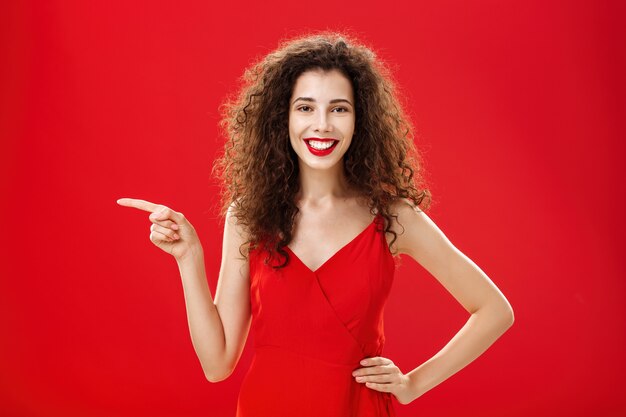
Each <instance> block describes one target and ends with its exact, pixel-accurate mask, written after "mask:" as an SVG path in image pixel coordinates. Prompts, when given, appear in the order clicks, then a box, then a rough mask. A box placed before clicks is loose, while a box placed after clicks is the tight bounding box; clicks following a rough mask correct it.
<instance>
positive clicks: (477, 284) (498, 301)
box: [396, 200, 514, 402]
mask: <svg viewBox="0 0 626 417" xmlns="http://www.w3.org/2000/svg"><path fill="white" fill-rule="evenodd" d="M396 208H397V214H398V221H399V222H400V224H401V225H402V226H404V228H405V230H404V233H403V234H402V235H398V239H397V243H398V249H399V250H400V252H401V253H406V254H408V255H409V256H411V257H412V258H413V259H415V261H417V262H418V263H419V264H420V265H422V266H423V267H424V268H425V269H426V270H427V271H428V272H430V273H431V274H432V275H433V276H434V277H435V278H436V279H437V280H438V281H439V282H440V283H441V285H443V286H444V287H445V288H446V290H448V291H449V292H450V294H452V296H453V297H454V298H455V299H456V300H457V301H458V302H459V303H460V304H461V305H462V306H463V307H464V308H465V309H466V310H467V311H468V312H469V313H470V318H469V319H468V321H467V323H466V324H465V325H464V326H463V327H462V328H461V329H460V330H459V332H458V333H457V334H456V335H455V336H454V337H453V338H452V339H451V340H450V342H448V343H447V344H446V345H445V346H444V347H443V348H442V349H441V350H440V351H439V352H438V353H437V354H435V355H434V356H433V357H432V358H430V359H429V360H428V361H426V362H424V363H423V364H421V365H420V366H418V367H417V368H415V369H413V370H412V371H410V372H409V373H408V374H406V377H408V378H407V379H406V381H407V383H408V386H409V391H410V393H411V395H410V397H411V398H410V401H413V400H414V399H416V398H418V397H419V396H421V395H423V394H424V393H425V392H427V391H428V390H430V389H432V388H433V387H435V386H437V385H438V384H440V383H441V382H443V381H445V380H446V379H447V378H449V377H450V376H452V375H453V374H455V373H456V372H458V371H459V370H460V369H462V368H464V367H465V366H466V365H468V364H469V363H470V362H472V361H473V360H474V359H476V358H477V357H478V356H480V355H481V354H482V353H483V352H484V351H485V350H487V348H488V347H489V346H491V345H492V344H493V343H494V342H495V341H496V340H497V339H498V338H499V337H500V336H501V335H502V334H503V333H504V332H505V331H506V330H507V329H508V328H509V327H511V325H512V324H513V321H514V316H513V308H512V307H511V305H510V304H509V302H508V300H507V299H506V298H505V297H504V295H503V294H502V292H500V290H499V289H498V287H496V285H495V284H494V283H493V282H492V281H491V279H489V277H488V276H487V275H486V274H485V273H484V272H483V271H482V270H481V269H480V268H479V267H478V266H477V265H476V264H475V263H474V262H472V260H471V259H469V258H468V257H467V256H465V255H464V254H463V253H462V252H461V251H459V250H458V249H457V248H456V247H455V246H454V245H453V244H452V243H451V242H450V241H449V240H448V238H447V237H446V236H445V235H444V234H443V232H442V231H441V230H440V229H439V228H438V227H437V225H436V224H435V223H434V222H433V221H432V220H431V219H430V218H429V217H428V216H427V215H426V214H425V213H424V212H423V211H421V210H419V209H418V208H415V207H414V206H413V205H412V204H410V202H408V200H402V203H401V204H398V205H396ZM410 401H409V402H410Z"/></svg>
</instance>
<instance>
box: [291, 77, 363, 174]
mask: <svg viewBox="0 0 626 417" xmlns="http://www.w3.org/2000/svg"><path fill="white" fill-rule="evenodd" d="M354 124H355V112H354V94H353V91H352V85H351V83H350V80H349V79H348V78H346V76H344V75H343V74H342V73H341V72H339V71H338V70H330V71H323V70H320V69H315V70H309V71H306V72H303V73H302V74H301V75H300V76H299V77H298V79H297V80H296V83H295V85H294V89H293V93H292V95H291V98H290V100H289V140H290V142H291V146H292V147H293V149H294V151H295V152H296V154H297V155H298V159H299V162H300V164H301V165H302V164H303V163H304V164H306V165H307V166H309V167H311V168H314V169H326V168H330V167H332V166H334V165H335V164H337V163H338V162H341V161H342V158H343V155H344V154H345V153H346V151H347V150H348V147H349V146H350V143H351V142H352V135H353V133H354ZM316 139H319V140H316Z"/></svg>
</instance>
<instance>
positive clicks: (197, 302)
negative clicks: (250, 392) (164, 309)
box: [177, 206, 251, 382]
mask: <svg viewBox="0 0 626 417" xmlns="http://www.w3.org/2000/svg"><path fill="white" fill-rule="evenodd" d="M244 241H245V237H244V235H243V231H242V230H241V229H240V228H239V227H238V225H237V222H236V218H235V217H234V216H233V212H232V206H231V208H230V209H229V210H228V212H227V214H226V221H225V225H224V239H223V243H222V262H221V266H220V274H219V277H218V282H217V289H216V291H215V301H213V299H212V298H211V292H210V290H209V286H208V283H207V279H206V273H205V266H204V253H203V250H202V247H201V245H199V244H198V245H197V246H194V247H192V248H190V250H189V251H188V253H187V255H186V256H184V257H181V258H180V259H177V263H178V268H179V270H180V275H181V279H182V282H183V291H184V295H185V304H186V308H187V320H188V324H189V332H190V334H191V340H192V343H193V346H194V349H195V351H196V355H198V359H199V360H200V363H201V365H202V369H203V371H204V374H205V375H206V378H207V379H208V380H209V381H211V382H218V381H222V380H224V379H226V378H227V377H228V376H230V374H231V373H232V372H233V370H234V369H235V367H236V365H237V363H238V362H239V358H240V357H241V353H242V352H243V348H244V346H245V344H246V339H247V337H248V332H249V329H250V319H251V317H250V314H251V313H250V292H249V291H250V285H249V282H250V280H249V264H248V261H247V260H245V259H241V258H242V257H241V255H240V253H239V246H240V245H241V244H242V243H243V242H244Z"/></svg>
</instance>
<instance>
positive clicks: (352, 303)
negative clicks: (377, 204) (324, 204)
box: [237, 214, 395, 417]
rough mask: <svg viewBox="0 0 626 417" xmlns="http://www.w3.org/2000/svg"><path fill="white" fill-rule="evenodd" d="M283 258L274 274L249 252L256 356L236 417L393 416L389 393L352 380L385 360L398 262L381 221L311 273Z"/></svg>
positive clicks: (261, 254) (378, 218)
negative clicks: (368, 364)
mask: <svg viewBox="0 0 626 417" xmlns="http://www.w3.org/2000/svg"><path fill="white" fill-rule="evenodd" d="M286 250H287V251H288V252H289V257H290V261H289V263H288V264H287V266H285V267H284V268H281V269H278V270H276V271H274V270H273V269H272V268H271V267H270V266H269V265H265V264H264V263H263V260H264V259H265V255H266V253H265V252H263V251H261V250H253V251H251V252H250V302H251V307H252V327H251V329H252V332H253V333H252V334H253V337H254V348H255V353H254V356H253V359H252V363H251V365H250V368H249V370H248V372H247V374H246V376H245V377H244V380H243V382H242V385H241V390H240V392H239V398H238V401H237V417H269V416H271V417H283V416H284V417H287V416H289V417H294V416H298V417H309V416H310V417H313V416H315V417H348V416H359V417H374V416H376V417H379V416H381V417H382V416H385V417H387V416H395V411H394V408H393V404H392V398H391V397H392V394H391V393H388V392H380V391H376V390H374V389H372V388H369V387H366V386H365V383H361V382H356V380H355V378H354V377H353V376H352V371H354V370H355V369H358V368H362V367H363V366H362V365H360V364H359V362H360V361H361V360H362V359H364V358H368V357H374V356H382V350H383V345H384V343H385V336H384V331H383V309H384V306H385V302H386V300H387V296H388V295H389V291H390V289H391V284H392V281H393V277H394V271H395V262H394V258H393V256H392V255H391V252H390V251H389V247H388V246H387V241H386V239H385V234H384V232H383V217H382V216H381V215H380V214H377V215H376V217H375V218H374V220H373V221H372V223H370V224H369V225H368V226H367V227H366V228H365V229H364V230H363V231H362V232H361V233H359V234H358V235H357V236H356V237H355V238H354V239H352V240H351V241H350V242H349V243H347V244H346V245H345V246H343V247H342V248H341V249H339V250H338V251H337V252H336V253H335V254H334V255H333V256H332V257H331V258H330V259H328V260H327V261H326V262H325V263H324V264H322V265H321V266H320V267H319V268H318V269H316V270H315V271H312V270H311V269H310V268H309V267H307V266H306V265H305V264H304V263H303V262H302V261H301V260H300V259H299V258H298V257H297V256H296V255H295V254H294V253H293V252H292V251H291V250H290V249H289V248H288V247H287V248H286ZM282 261H284V259H275V260H274V261H273V262H275V264H276V265H278V264H279V263H282Z"/></svg>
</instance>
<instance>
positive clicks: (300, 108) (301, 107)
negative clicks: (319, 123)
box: [298, 106, 310, 110]
mask: <svg viewBox="0 0 626 417" xmlns="http://www.w3.org/2000/svg"><path fill="white" fill-rule="evenodd" d="M302 109H310V107H309V106H300V107H298V110H302Z"/></svg>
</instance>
